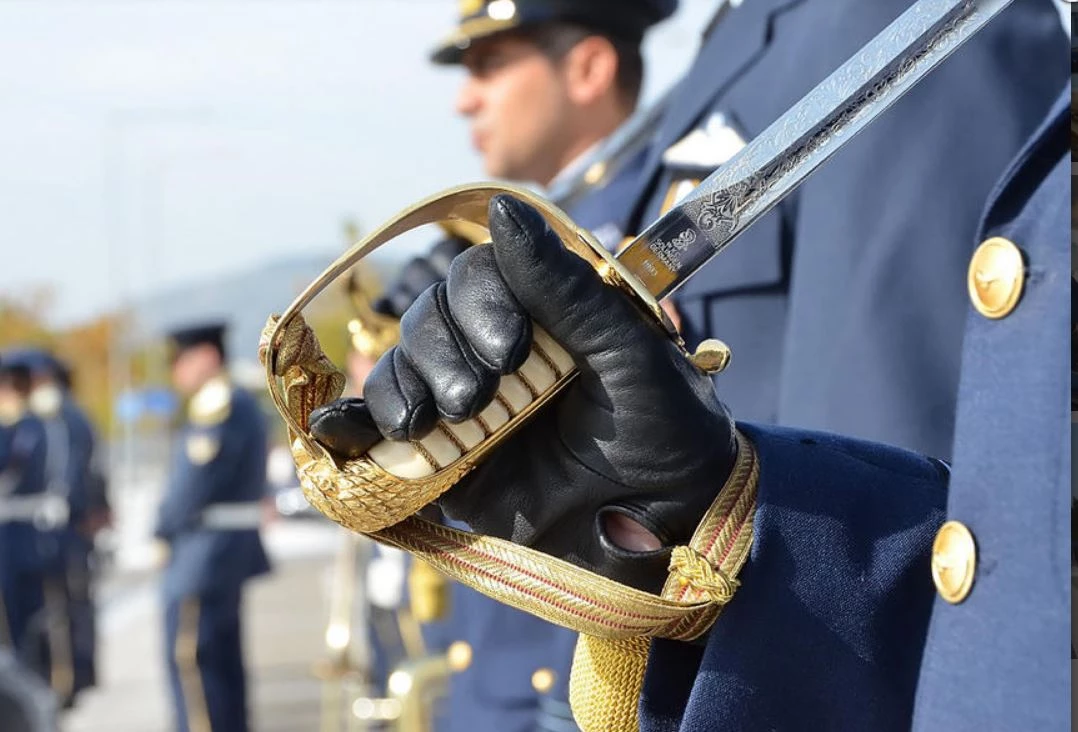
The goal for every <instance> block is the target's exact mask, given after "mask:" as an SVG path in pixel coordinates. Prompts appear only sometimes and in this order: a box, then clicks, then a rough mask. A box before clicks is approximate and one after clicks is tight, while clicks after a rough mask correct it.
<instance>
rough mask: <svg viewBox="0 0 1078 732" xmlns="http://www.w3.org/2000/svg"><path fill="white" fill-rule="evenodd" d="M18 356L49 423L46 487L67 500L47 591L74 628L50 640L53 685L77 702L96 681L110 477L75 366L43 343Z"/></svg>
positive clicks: (36, 409) (54, 608) (38, 410)
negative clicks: (77, 390) (74, 388)
mask: <svg viewBox="0 0 1078 732" xmlns="http://www.w3.org/2000/svg"><path fill="white" fill-rule="evenodd" d="M11 359H12V361H13V362H16V363H21V364H23V365H24V366H26V367H27V368H28V369H29V370H30V374H31V391H30V397H29V407H30V409H31V411H33V413H34V414H35V415H37V417H38V418H39V419H40V420H41V421H42V423H43V424H44V427H45V436H46V446H47V447H46V461H45V462H46V483H47V486H48V487H47V492H48V494H49V496H50V497H51V498H53V499H55V501H56V503H57V505H59V506H62V510H61V511H60V512H59V514H58V515H57V516H56V526H55V530H56V533H57V539H58V541H59V542H60V549H61V552H62V556H63V562H62V564H61V565H60V566H59V567H57V573H56V574H55V576H50V577H48V578H47V579H46V587H45V591H46V601H47V604H48V605H49V609H50V614H51V615H53V616H55V621H56V622H57V623H58V624H62V625H66V627H67V629H68V630H67V633H66V634H65V633H60V632H56V633H54V634H51V635H50V638H53V639H54V645H55V646H56V647H54V648H53V671H52V676H53V681H54V688H55V690H56V692H57V694H58V695H59V696H60V699H61V702H62V703H64V704H65V705H70V704H71V703H72V702H73V701H74V697H75V695H76V694H77V693H78V692H79V691H81V690H83V689H85V688H87V687H90V686H93V685H94V683H95V681H96V669H95V663H94V655H95V649H96V637H95V636H96V633H95V618H94V607H93V599H92V588H91V584H92V563H93V562H92V555H93V542H94V535H95V534H96V532H97V531H98V530H100V529H101V528H102V527H103V526H104V525H106V524H107V523H108V521H109V509H108V501H107V497H106V496H105V491H104V475H103V473H102V472H101V469H100V465H99V461H98V459H97V458H96V456H95V445H96V436H95V434H94V429H93V426H92V425H91V424H90V420H89V418H88V417H87V416H86V413H85V412H84V411H83V410H82V408H81V407H79V405H78V404H77V403H76V402H75V400H74V397H73V395H72V394H71V371H70V369H69V368H68V366H67V365H66V364H64V363H63V362H61V361H60V360H59V359H57V358H56V357H55V356H54V355H52V354H51V353H49V352H48V351H44V350H40V349H25V350H20V351H18V352H15V353H13V354H12V355H11Z"/></svg>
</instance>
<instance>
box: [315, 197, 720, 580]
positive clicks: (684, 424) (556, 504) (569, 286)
mask: <svg viewBox="0 0 1078 732" xmlns="http://www.w3.org/2000/svg"><path fill="white" fill-rule="evenodd" d="M490 222H491V233H492V236H493V240H494V243H493V244H491V245H481V246H476V247H472V248H470V249H469V250H468V251H466V252H465V253H463V254H461V255H460V256H458V257H457V258H456V260H455V261H454V262H453V266H452V267H451V269H450V272H449V277H448V280H447V281H446V282H445V283H444V284H440V285H438V286H437V287H434V288H431V289H429V290H427V291H426V292H424V293H423V295H422V296H421V297H420V298H419V299H418V300H417V301H416V302H415V304H414V305H413V306H412V307H411V308H410V309H409V310H408V312H407V313H406V314H405V316H404V319H403V321H402V323H401V326H402V330H401V342H400V345H399V346H398V347H396V348H394V349H393V350H392V351H390V352H388V353H386V354H385V355H384V356H383V357H382V359H381V360H380V361H379V362H378V364H377V366H376V367H375V369H374V371H373V372H372V373H371V375H370V377H369V378H368V380H367V383H366V386H365V394H366V398H367V402H366V403H363V402H362V401H361V400H342V401H341V402H336V403H334V404H332V405H327V406H326V407H323V408H321V409H320V410H317V411H316V412H315V413H314V414H313V415H312V419H311V430H312V432H313V434H314V436H315V437H316V438H317V439H319V440H320V441H321V442H322V443H323V444H324V445H326V447H327V448H329V449H330V450H332V451H334V452H336V453H338V454H344V455H347V456H355V455H360V454H363V453H364V452H365V451H366V449H367V448H368V447H369V446H370V445H371V444H373V443H374V442H375V441H377V440H379V439H381V436H380V435H379V431H380V432H381V434H384V435H385V436H387V437H389V438H391V439H412V438H416V437H420V436H422V435H424V434H426V433H427V432H428V431H429V430H430V429H431V427H432V425H433V423H434V422H435V420H436V419H437V418H438V417H439V416H441V417H444V418H446V419H449V420H458V421H459V420H463V419H465V418H468V417H471V416H474V415H475V414H477V413H478V412H479V411H481V409H482V408H483V407H485V406H486V404H487V403H489V401H490V399H491V398H492V395H493V394H494V392H495V389H496V386H497V381H498V378H499V375H500V374H506V373H509V372H512V371H514V370H516V369H517V368H519V367H520V365H521V364H522V363H523V361H524V360H525V358H526V357H527V355H528V352H529V349H530V345H531V327H532V326H531V322H532V319H534V320H535V322H536V323H538V324H539V325H541V326H542V327H543V328H544V329H545V330H546V331H547V332H549V333H550V334H551V335H552V336H553V337H554V338H555V340H557V341H558V342H559V343H560V344H561V345H562V346H563V347H564V348H565V349H566V350H567V351H568V352H569V353H570V354H571V355H572V356H573V359H574V361H575V362H576V364H577V367H578V368H579V369H580V374H579V375H578V377H577V378H576V380H575V381H574V382H573V383H572V384H571V385H570V386H569V387H568V388H567V389H566V391H565V392H564V393H563V394H562V395H560V396H559V397H558V398H557V399H556V401H555V402H553V403H551V404H549V405H547V407H546V408H545V409H543V410H541V411H540V413H539V414H537V415H536V416H535V418H534V419H533V420H532V421H531V422H530V423H529V424H528V425H526V426H525V427H524V428H523V429H521V430H520V431H519V432H518V433H517V434H516V435H514V436H513V437H512V438H511V439H510V440H509V441H508V442H506V443H505V444H504V445H502V446H501V447H500V448H498V449H496V450H495V451H494V453H493V454H492V455H490V456H489V457H488V458H487V460H486V461H485V462H484V463H483V464H482V465H480V466H479V467H478V468H477V469H476V470H475V471H473V472H472V473H471V474H469V475H468V476H466V477H465V479H464V480H463V481H461V483H459V484H458V485H456V486H454V487H453V488H452V489H450V491H449V492H447V493H446V494H445V495H444V496H443V497H442V498H441V499H440V500H439V504H440V506H441V507H442V509H443V511H445V513H446V514H447V515H448V516H450V517H451V518H455V519H458V520H462V521H465V522H466V523H468V524H469V525H470V526H471V527H472V528H473V529H474V530H476V531H478V532H481V533H484V534H490V535H493V536H498V537H502V538H508V539H511V540H512V541H514V542H517V543H519V544H524V545H526V546H530V547H533V548H536V549H539V550H541V551H544V552H546V553H548V554H551V555H553V556H556V557H560V558H563V559H566V560H568V561H570V562H573V563H575V564H578V565H580V566H582V567H585V568H588V569H591V570H593V571H597V572H599V573H601V574H604V575H606V576H608V577H610V578H612V579H615V580H618V581H620V582H623V583H626V584H629V585H633V586H636V587H639V588H642V589H647V590H650V591H653V592H657V591H658V590H659V589H660V588H661V586H662V583H663V581H664V580H665V578H666V575H667V565H668V562H669V550H670V547H672V546H673V545H676V544H684V543H687V542H688V540H689V538H690V537H691V535H692V533H693V531H694V530H695V528H696V526H697V524H698V522H699V520H700V518H701V517H702V516H703V514H704V512H705V511H706V510H707V508H708V506H709V505H710V504H711V502H712V500H714V498H715V496H716V494H717V493H718V491H719V489H720V488H721V487H722V485H723V483H724V482H725V481H726V479H727V477H728V475H729V473H730V470H731V468H732V465H733V463H734V459H735V456H736V444H735V439H734V426H733V423H732V421H731V419H730V417H729V415H728V414H727V412H726V409H725V407H724V406H723V405H722V404H721V403H720V402H719V400H718V399H717V397H716V396H715V393H714V389H713V386H712V382H711V379H710V378H709V377H708V376H707V375H705V374H704V373H702V372H700V371H698V370H697V369H696V367H694V366H693V365H692V364H691V363H690V362H689V361H688V360H687V359H686V358H685V356H684V354H682V353H681V352H680V351H679V350H678V349H677V347H676V346H675V345H674V344H673V343H672V342H671V341H670V340H669V339H668V338H667V337H666V336H665V335H664V334H663V333H662V332H661V331H660V329H659V328H658V327H657V326H655V325H653V324H652V323H650V322H648V321H647V320H645V319H644V318H643V317H642V316H641V314H640V313H638V312H637V311H636V309H635V307H634V306H633V305H632V303H631V302H630V300H629V299H628V298H627V297H626V296H625V295H623V294H622V293H620V292H618V291H616V290H614V289H613V288H610V287H608V286H606V285H604V284H602V282H601V281H600V279H599V277H598V276H597V275H596V273H595V272H594V271H593V269H592V268H591V267H590V266H589V265H588V264H587V263H586V262H584V260H582V259H580V258H579V257H577V256H576V255H575V254H572V253H571V252H569V251H567V250H566V249H564V248H563V247H562V245H561V243H560V242H559V241H558V239H557V237H556V236H555V235H554V233H553V232H552V231H551V230H550V229H549V227H548V226H547V225H546V223H545V222H544V221H543V220H542V218H541V217H540V216H539V215H538V214H537V213H536V212H535V211H534V210H533V209H531V208H530V207H528V206H526V205H525V204H523V203H521V202H519V201H517V200H515V199H512V198H510V197H508V196H499V197H497V198H495V199H494V200H493V201H492V202H491V212H490ZM626 519H628V520H626ZM614 527H616V528H617V534H618V535H620V536H625V535H626V534H625V530H626V528H629V529H630V530H632V529H635V530H639V529H641V527H642V528H643V529H646V530H647V531H644V532H643V536H645V537H647V538H646V539H645V541H644V542H643V543H642V544H640V543H636V542H631V543H633V544H634V547H633V548H640V547H641V546H643V547H647V548H648V550H645V551H629V550H627V549H626V548H624V547H625V542H624V541H622V542H621V546H618V545H617V544H615V541H614V540H612V539H616V538H617V536H615V534H614V533H612V528H614ZM630 533H631V531H630Z"/></svg>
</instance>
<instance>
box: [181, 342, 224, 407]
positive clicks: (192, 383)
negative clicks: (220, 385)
mask: <svg viewBox="0 0 1078 732" xmlns="http://www.w3.org/2000/svg"><path fill="white" fill-rule="evenodd" d="M220 368H221V356H220V354H219V353H218V352H217V349H216V348H215V347H214V346H212V345H209V344H205V343H203V344H199V345H197V346H193V347H191V348H185V349H183V350H182V351H180V352H179V353H178V354H177V355H176V357H175V359H174V360H173V362H172V383H173V384H174V385H175V387H176V390H177V391H179V392H180V393H181V394H183V395H184V396H190V395H192V394H194V393H195V392H197V391H198V390H199V389H201V388H202V386H203V385H204V384H205V383H206V382H207V381H208V380H209V379H211V378H213V376H215V375H216V374H217V373H218V372H219V371H220Z"/></svg>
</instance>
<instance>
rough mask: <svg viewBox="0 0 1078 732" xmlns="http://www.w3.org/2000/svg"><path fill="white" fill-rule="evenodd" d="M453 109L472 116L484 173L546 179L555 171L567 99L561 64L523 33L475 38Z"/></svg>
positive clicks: (469, 50) (523, 178) (474, 145)
mask: <svg viewBox="0 0 1078 732" xmlns="http://www.w3.org/2000/svg"><path fill="white" fill-rule="evenodd" d="M464 66H465V68H466V69H467V71H468V78H467V80H466V81H465V82H464V86H463V88H462V89H461V90H460V94H459V96H458V97H457V111H458V112H459V113H460V114H462V115H464V116H465V117H467V118H468V119H469V120H470V121H471V132H472V145H473V147H475V149H476V150H477V151H478V152H479V154H480V155H482V156H483V166H484V168H485V170H486V173H487V174H488V175H490V176H492V177H496V178H507V179H510V180H517V181H531V182H537V183H541V184H546V183H548V182H550V180H551V179H552V178H553V177H554V175H555V174H557V166H558V165H559V164H560V162H561V161H560V159H559V157H560V156H559V155H558V150H559V147H560V146H561V144H562V142H561V140H562V139H563V138H564V136H565V135H566V130H565V127H566V125H565V119H566V116H567V114H568V111H569V110H568V107H569V98H568V96H567V88H566V82H565V78H564V74H563V72H562V69H561V68H560V67H559V66H558V65H556V64H554V63H553V62H551V61H550V59H549V58H547V57H546V56H544V55H543V53H542V52H541V51H540V50H539V49H538V48H537V47H536V45H535V44H534V43H532V42H531V41H529V40H527V39H526V38H524V37H521V36H515V35H508V34H506V35H498V36H495V37H493V38H487V39H483V40H480V41H477V42H476V43H474V44H473V45H472V47H471V48H469V49H468V50H467V52H466V53H465V55H464Z"/></svg>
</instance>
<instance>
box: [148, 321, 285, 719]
mask: <svg viewBox="0 0 1078 732" xmlns="http://www.w3.org/2000/svg"><path fill="white" fill-rule="evenodd" d="M224 336H225V326H224V325H222V324H217V323H211V324H201V325H196V326H192V327H188V328H183V329H180V330H176V331H173V332H172V333H171V334H170V336H169V340H170V342H171V347H172V349H173V362H172V381H173V384H174V385H175V387H176V389H177V390H178V391H179V392H180V394H181V395H182V396H184V397H186V398H187V407H186V419H185V420H184V423H183V425H182V426H181V428H180V430H179V434H178V437H177V439H176V444H175V447H174V457H173V463H172V473H171V476H170V479H169V484H168V489H167V491H166V493H165V498H164V501H163V502H162V504H161V507H160V512H159V517H158V523H157V529H156V535H157V536H158V537H159V538H160V539H163V540H164V541H165V542H167V544H168V547H169V558H168V566H167V567H166V569H165V581H164V596H165V597H164V599H165V623H166V646H165V648H166V652H167V654H168V671H169V680H170V683H171V690H172V698H173V704H174V712H175V727H176V729H177V730H178V732H186V731H187V730H192V731H194V732H198V731H199V730H211V729H212V730H213V731H214V732H244V730H246V729H247V696H246V679H245V674H244V666H243V653H242V648H241V643H240V640H241V632H240V615H241V599H242V591H243V585H244V583H245V582H246V581H247V580H249V579H251V578H252V577H256V576H258V575H261V574H264V573H266V572H268V571H269V568H270V567H269V562H268V560H267V557H266V553H265V551H264V550H263V547H262V541H261V539H260V538H259V525H260V521H261V506H260V503H261V500H262V498H263V496H264V493H265V486H266V450H267V447H266V427H265V424H264V421H263V416H262V413H261V411H260V410H259V407H258V405H257V403H256V401H255V399H254V397H253V396H251V395H250V394H248V393H247V392H245V391H243V390H242V389H239V388H237V387H234V386H233V385H232V384H231V383H229V380H228V376H227V373H226V369H225V363H226V359H225V346H224Z"/></svg>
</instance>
